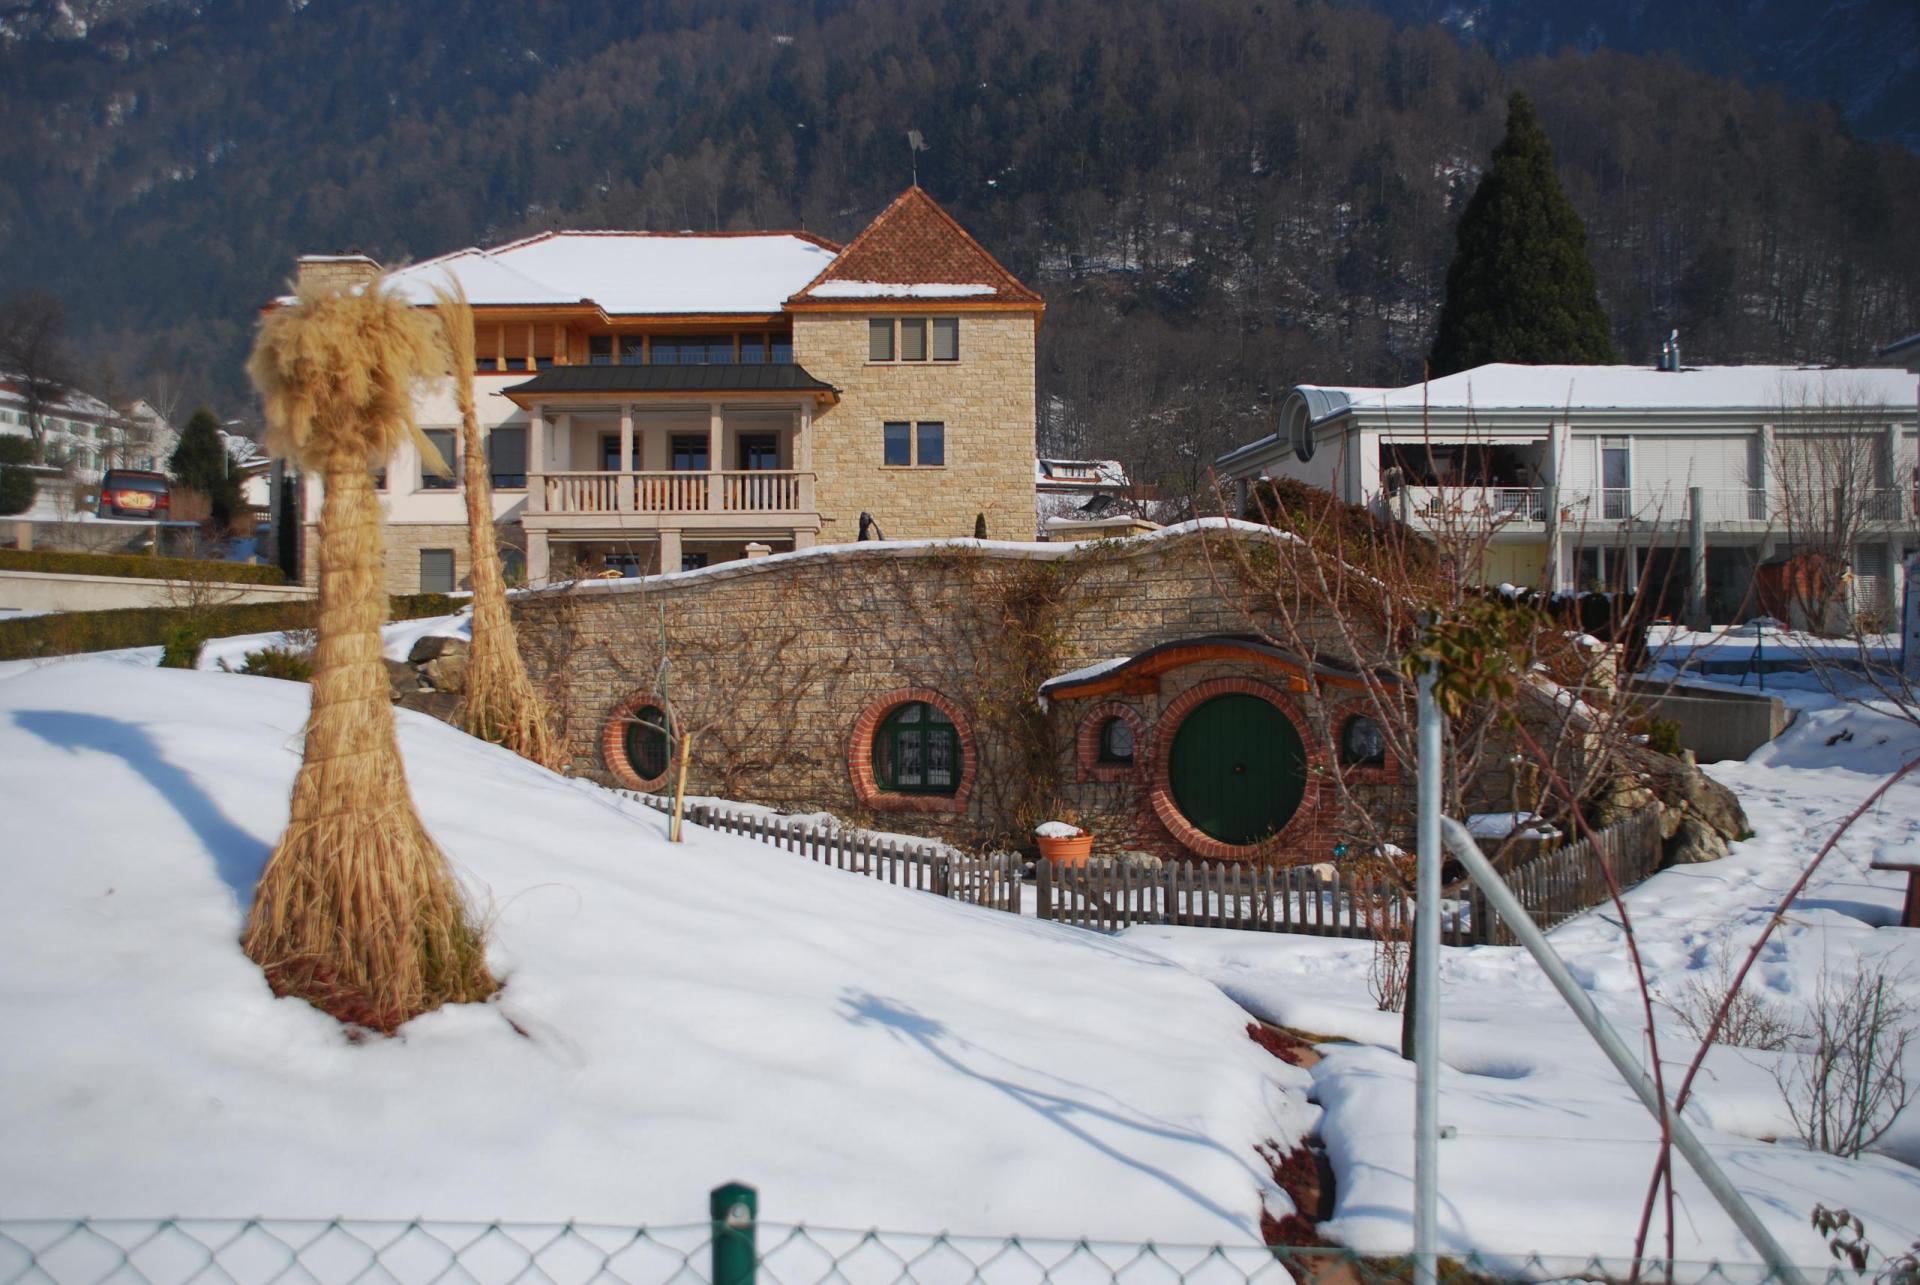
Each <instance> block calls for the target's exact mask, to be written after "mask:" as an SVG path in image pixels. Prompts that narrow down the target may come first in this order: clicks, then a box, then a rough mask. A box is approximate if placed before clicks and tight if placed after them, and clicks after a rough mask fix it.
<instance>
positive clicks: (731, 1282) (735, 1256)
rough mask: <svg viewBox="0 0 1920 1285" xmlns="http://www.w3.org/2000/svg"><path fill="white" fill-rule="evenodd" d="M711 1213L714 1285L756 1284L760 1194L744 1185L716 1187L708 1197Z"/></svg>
mask: <svg viewBox="0 0 1920 1285" xmlns="http://www.w3.org/2000/svg"><path fill="white" fill-rule="evenodd" d="M707 1213H708V1214H709V1216H711V1217H712V1219H713V1285H753V1276H754V1269H755V1268H756V1267H757V1266H758V1264H759V1253H758V1251H757V1249H756V1248H755V1246H754V1225H755V1223H756V1222H757V1221H758V1220H759V1216H760V1193H759V1192H757V1191H755V1190H754V1189H753V1188H752V1187H749V1186H747V1184H746V1183H744V1182H729V1183H726V1184H725V1185H723V1186H719V1187H715V1188H714V1189H713V1194H712V1195H710V1196H708V1197H707Z"/></svg>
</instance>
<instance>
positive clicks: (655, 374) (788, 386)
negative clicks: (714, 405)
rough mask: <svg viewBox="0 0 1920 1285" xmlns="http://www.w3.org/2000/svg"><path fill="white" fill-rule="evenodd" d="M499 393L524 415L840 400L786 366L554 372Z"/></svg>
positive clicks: (557, 368) (801, 372)
mask: <svg viewBox="0 0 1920 1285" xmlns="http://www.w3.org/2000/svg"><path fill="white" fill-rule="evenodd" d="M500 392H501V393H502V395H504V396H505V397H506V398H507V399H508V400H509V401H511V402H513V404H514V405H516V406H519V407H520V408H521V409H523V410H531V409H532V408H533V406H534V404H535V403H540V404H543V405H550V404H562V403H566V402H604V401H606V400H607V399H608V398H610V397H614V398H637V399H647V398H653V399H661V400H673V399H682V400H684V399H685V398H687V397H690V396H695V397H726V398H728V399H729V400H740V399H747V400H768V401H776V400H777V401H786V402H791V401H794V400H795V399H797V398H812V399H813V400H814V401H816V402H818V403H821V404H823V405H829V406H830V405H832V404H834V403H835V402H837V401H839V400H840V390H839V389H837V388H835V387H834V386H833V385H832V384H829V383H827V382H826V381H824V380H820V379H815V378H814V377H813V376H812V375H810V374H808V373H807V372H806V371H805V370H804V369H803V368H802V367H800V366H798V365H795V364H793V363H790V362H778V363H765V364H759V363H753V364H746V363H743V364H737V365H726V366H626V365H607V366H554V367H551V368H549V369H547V370H543V371H541V372H540V373H539V374H537V375H535V376H534V377H533V378H531V379H529V380H527V381H525V382H524V383H519V384H515V385H513V386H512V387H510V388H503V389H501V390H500Z"/></svg>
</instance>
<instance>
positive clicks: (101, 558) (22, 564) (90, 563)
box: [0, 549, 287, 584]
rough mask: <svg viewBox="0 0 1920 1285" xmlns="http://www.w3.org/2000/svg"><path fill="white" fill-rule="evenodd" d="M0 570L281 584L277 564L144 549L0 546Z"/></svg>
mask: <svg viewBox="0 0 1920 1285" xmlns="http://www.w3.org/2000/svg"><path fill="white" fill-rule="evenodd" d="M0 571H42V572H46V573H48V574H53V575H75V576H118V577H123V578H126V579H130V580H187V579H199V580H211V581H224V582H226V583H228V584H285V583H286V582H287V577H286V575H285V574H284V573H282V572H281V570H280V568H279V567H271V566H262V565H260V564H258V563H251V562H215V561H211V560H208V559H205V558H155V557H151V556H149V555H147V554H144V553H56V552H54V551H52V550H47V549H0Z"/></svg>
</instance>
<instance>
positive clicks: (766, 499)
mask: <svg viewBox="0 0 1920 1285" xmlns="http://www.w3.org/2000/svg"><path fill="white" fill-rule="evenodd" d="M541 486H542V496H543V498H544V500H545V501H546V503H545V507H544V510H543V511H544V512H546V513H554V514H595V513H605V514H609V515H614V514H628V513H655V514H662V515H671V514H690V513H802V512H807V511H809V509H810V508H811V506H812V501H813V495H812V492H813V474H811V473H797V472H789V471H785V470H778V471H776V470H770V469H741V470H737V471H735V470H716V471H712V472H680V471H675V472H658V473H643V472H632V473H618V472H613V473H605V472H601V473H548V474H546V475H545V476H544V477H543V478H542V479H541Z"/></svg>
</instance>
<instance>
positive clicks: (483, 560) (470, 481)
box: [437, 282, 565, 771]
mask: <svg viewBox="0 0 1920 1285" xmlns="http://www.w3.org/2000/svg"><path fill="white" fill-rule="evenodd" d="M437 293H438V296H439V308H438V311H439V314H440V331H441V335H442V338H443V342H444V343H445V345H446V356H447V371H448V373H449V375H450V376H451V377H452V379H453V390H454V400H455V401H456V402H457V403H458V404H459V407H460V441H461V450H462V451H463V452H464V454H465V470H464V480H465V483H466V497H467V542H468V552H469V554H470V555H471V556H470V561H471V563H472V567H473V572H472V574H473V646H472V648H471V649H470V650H469V651H468V654H467V680H466V694H465V695H464V696H463V697H462V698H461V707H460V713H461V719H462V722H463V724H464V726H465V727H466V729H467V731H469V732H471V733H472V734H473V735H475V736H478V737H482V738H484V739H486V740H489V741H494V742H497V743H498V744H500V745H503V746H505V747H506V748H508V749H510V750H512V751H513V752H514V753H516V754H518V755H520V756H521V757H522V758H528V759H532V760H533V761H534V762H535V763H539V764H541V765H542V766H544V767H550V768H553V769H555V770H556V771H557V770H558V769H559V768H560V766H561V765H562V763H563V762H564V761H565V756H564V755H563V754H562V752H561V749H560V745H559V743H558V742H557V741H556V740H555V738H554V735H553V728H552V722H551V720H550V719H549V718H548V716H547V710H546V705H545V703H544V702H543V701H542V700H541V699H540V693H539V692H538V691H537V690H536V689H535V688H534V685H533V680H532V679H530V678H528V677H527V667H526V664H525V663H524V662H523V661H522V660H521V659H520V644H519V641H518V639H517V638H516V637H515V636H514V632H513V617H512V616H511V615H510V614H509V613H508V611H507V584H506V577H505V576H504V575H502V574H501V571H500V549H499V546H498V545H497V544H496V543H495V542H494V535H493V485H492V479H491V478H489V477H488V475H487V456H486V447H485V445H484V444H483V443H482V442H481V440H480V415H479V412H478V411H477V410H476V408H475V406H474V399H473V347H474V332H473V309H472V308H471V307H470V306H468V304H467V296H466V293H465V292H464V291H463V290H461V289H460V286H459V284H458V283H457V282H456V283H455V284H454V286H453V288H452V289H451V290H440V291H438V292H437Z"/></svg>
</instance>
